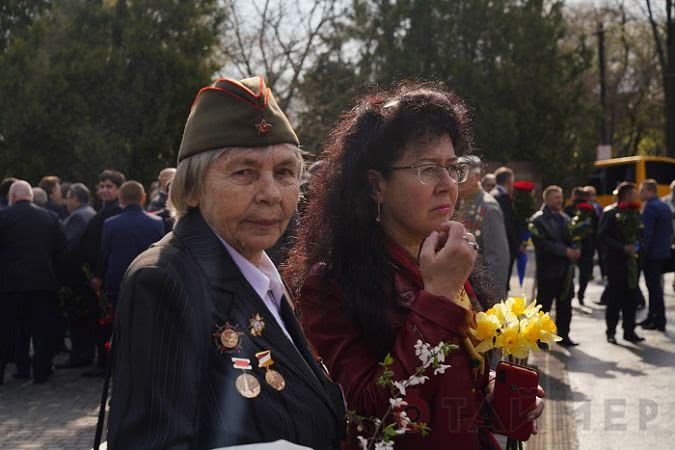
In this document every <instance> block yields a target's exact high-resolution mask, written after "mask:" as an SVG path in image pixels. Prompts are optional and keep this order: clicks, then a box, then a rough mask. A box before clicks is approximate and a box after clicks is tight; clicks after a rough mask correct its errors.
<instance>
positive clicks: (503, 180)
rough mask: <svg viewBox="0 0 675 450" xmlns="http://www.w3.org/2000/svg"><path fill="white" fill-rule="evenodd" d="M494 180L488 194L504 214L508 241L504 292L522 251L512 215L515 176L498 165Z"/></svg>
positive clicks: (508, 287) (508, 285)
mask: <svg viewBox="0 0 675 450" xmlns="http://www.w3.org/2000/svg"><path fill="white" fill-rule="evenodd" d="M495 180H496V182H497V186H496V187H495V188H494V189H493V190H492V191H491V192H490V194H491V195H492V196H493V197H494V198H495V200H497V202H498V203H499V206H500V207H501V209H502V213H503V214H504V226H505V227H506V238H507V239H508V241H509V257H510V259H509V272H508V274H507V277H506V292H507V293H508V292H509V289H510V280H511V272H513V263H514V261H515V260H516V257H517V256H518V253H520V252H521V251H523V250H522V249H521V248H520V245H521V241H520V235H519V232H518V224H517V223H516V219H515V217H513V199H512V196H513V182H514V180H515V176H514V174H513V170H511V169H509V168H508V167H500V168H499V169H497V170H496V171H495Z"/></svg>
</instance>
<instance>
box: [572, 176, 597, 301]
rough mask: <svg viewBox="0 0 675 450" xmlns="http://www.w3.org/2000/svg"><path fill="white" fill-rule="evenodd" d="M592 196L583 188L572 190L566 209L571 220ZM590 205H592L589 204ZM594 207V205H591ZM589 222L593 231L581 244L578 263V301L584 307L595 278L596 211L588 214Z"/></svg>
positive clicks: (578, 187)
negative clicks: (586, 296)
mask: <svg viewBox="0 0 675 450" xmlns="http://www.w3.org/2000/svg"><path fill="white" fill-rule="evenodd" d="M589 198H590V195H589V194H588V193H587V192H586V191H585V190H584V188H583V187H581V186H577V187H575V188H574V189H573V190H572V199H571V203H570V204H569V205H567V206H566V207H565V214H567V215H568V216H569V217H570V218H572V217H574V216H576V214H577V205H579V204H580V203H588V201H589ZM588 204H589V205H590V203H588ZM590 206H591V207H593V205H590ZM587 214H588V217H589V220H590V221H591V224H592V226H593V231H592V232H591V233H589V234H588V236H586V237H585V238H584V240H583V241H581V242H580V243H579V246H578V248H579V250H581V256H580V257H579V260H578V261H577V267H578V269H579V290H578V291H577V299H578V300H579V305H581V306H583V305H584V297H585V294H586V287H587V286H588V283H589V282H590V281H591V279H592V278H593V255H594V254H595V243H594V242H593V241H594V236H595V230H596V228H597V216H596V213H595V209H593V210H591V211H589V212H588V213H587ZM572 284H573V286H572V289H573V290H574V282H572Z"/></svg>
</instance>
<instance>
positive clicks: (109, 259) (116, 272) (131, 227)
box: [85, 181, 164, 377]
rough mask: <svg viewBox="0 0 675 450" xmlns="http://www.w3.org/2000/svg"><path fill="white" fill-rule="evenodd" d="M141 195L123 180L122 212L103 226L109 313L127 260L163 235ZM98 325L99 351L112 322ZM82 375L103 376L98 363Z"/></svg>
mask: <svg viewBox="0 0 675 450" xmlns="http://www.w3.org/2000/svg"><path fill="white" fill-rule="evenodd" d="M145 198H146V196H145V190H144V189H143V185H142V184H140V183H139V182H137V181H126V182H125V183H124V184H122V186H121V187H120V189H119V206H120V208H122V212H120V213H119V214H117V215H116V216H113V217H111V218H109V219H107V220H106V221H105V223H104V225H103V238H102V240H101V255H102V258H103V273H104V276H103V292H104V293H105V299H106V301H107V302H109V303H110V306H111V311H112V312H114V310H115V306H116V304H117V296H118V294H119V290H120V284H121V283H122V277H123V276H124V272H126V270H127V267H129V264H131V261H133V260H134V258H136V257H137V256H138V255H139V254H141V253H142V252H144V251H145V250H147V249H148V248H149V247H150V245H152V244H154V243H155V242H157V241H159V240H160V239H162V237H164V223H163V222H162V219H161V218H159V217H156V216H153V215H151V214H148V213H146V212H144V211H143V207H142V205H143V204H144V203H145ZM113 316H114V313H113ZM99 325H100V326H99V327H98V332H97V335H96V345H97V347H98V348H99V349H100V352H103V351H104V350H105V343H106V342H107V341H108V340H109V339H110V336H111V333H112V325H111V324H110V323H106V321H101V322H100V323H99ZM85 374H86V375H85V376H88V377H91V376H103V375H105V370H104V367H102V365H99V366H98V367H97V368H95V369H93V370H90V371H87V372H85Z"/></svg>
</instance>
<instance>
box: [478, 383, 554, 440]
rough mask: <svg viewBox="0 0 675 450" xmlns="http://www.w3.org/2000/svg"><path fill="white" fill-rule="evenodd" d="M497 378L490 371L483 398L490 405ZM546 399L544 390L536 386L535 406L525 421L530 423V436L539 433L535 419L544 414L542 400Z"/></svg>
mask: <svg viewBox="0 0 675 450" xmlns="http://www.w3.org/2000/svg"><path fill="white" fill-rule="evenodd" d="M496 378H497V374H496V372H495V371H494V370H491V371H490V378H489V380H490V381H489V382H488V385H487V386H486V387H485V398H486V399H487V400H488V401H489V402H490V403H492V400H493V399H494V397H495V379H496ZM544 397H546V392H544V388H542V387H541V386H537V398H536V402H535V406H534V408H533V409H532V411H530V412H529V414H528V415H527V421H528V422H532V430H533V431H532V434H537V433H538V432H539V424H538V423H537V419H538V418H539V416H541V414H542V413H543V412H544V406H545V404H544V400H543V398H544Z"/></svg>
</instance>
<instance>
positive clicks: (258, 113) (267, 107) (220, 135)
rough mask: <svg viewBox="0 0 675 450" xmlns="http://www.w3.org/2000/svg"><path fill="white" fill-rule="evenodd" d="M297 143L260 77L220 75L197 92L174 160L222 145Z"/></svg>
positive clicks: (247, 145)
mask: <svg viewBox="0 0 675 450" xmlns="http://www.w3.org/2000/svg"><path fill="white" fill-rule="evenodd" d="M274 144H295V145H300V142H299V141H298V136H297V135H296V134H295V131H293V128H291V124H290V123H289V122H288V119H287V118H286V116H285V115H284V113H283V112H282V111H281V109H280V108H279V105H277V102H276V100H275V99H274V96H273V95H272V91H271V90H270V89H269V88H268V87H267V86H265V81H264V80H263V79H262V77H253V78H246V79H245V80H240V81H237V80H233V79H230V78H221V79H219V80H216V81H215V82H214V83H213V84H212V85H211V86H207V87H205V88H203V89H201V90H200V91H199V93H198V94H197V98H196V99H195V102H194V103H193V105H192V111H190V115H189V116H188V119H187V123H186V124H185V131H184V132H183V140H182V142H181V144H180V150H179V151H178V162H181V161H182V160H184V159H185V158H187V157H190V156H192V155H196V154H197V153H202V152H207V151H209V150H216V149H220V148H223V147H264V146H268V145H274Z"/></svg>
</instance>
